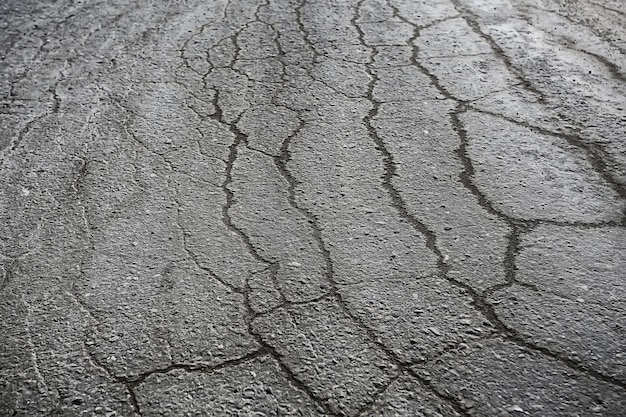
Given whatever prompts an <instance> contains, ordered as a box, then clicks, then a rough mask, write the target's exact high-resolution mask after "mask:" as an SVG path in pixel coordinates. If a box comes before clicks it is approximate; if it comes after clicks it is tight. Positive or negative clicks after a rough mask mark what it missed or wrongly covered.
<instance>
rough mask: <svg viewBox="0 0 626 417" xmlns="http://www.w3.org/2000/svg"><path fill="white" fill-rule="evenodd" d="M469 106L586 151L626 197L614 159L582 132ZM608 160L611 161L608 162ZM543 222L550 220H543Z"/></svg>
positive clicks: (605, 176)
mask: <svg viewBox="0 0 626 417" xmlns="http://www.w3.org/2000/svg"><path fill="white" fill-rule="evenodd" d="M467 107H468V110H472V111H475V112H477V113H482V114H487V115H490V116H494V117H498V118H500V119H502V120H505V121H507V122H509V123H513V124H515V125H518V126H521V127H524V128H526V129H529V130H531V131H533V132H535V133H540V134H542V135H545V136H550V137H554V138H557V139H561V140H564V141H565V142H567V143H568V144H569V145H571V146H574V147H576V148H578V149H580V150H582V151H583V152H584V153H585V155H586V158H587V160H588V161H589V163H590V164H591V166H592V167H593V168H594V170H595V171H596V173H598V175H600V176H601V177H602V179H603V180H604V181H605V182H606V183H607V184H609V186H610V187H611V188H612V189H613V191H615V192H616V193H617V194H618V195H619V196H620V197H621V198H622V199H626V185H625V184H622V183H621V182H620V181H619V180H617V179H616V178H615V177H614V176H613V174H611V173H610V172H609V170H608V166H607V165H608V164H609V163H611V162H612V161H611V158H610V157H609V156H608V155H607V154H606V151H605V150H604V149H603V147H602V146H601V145H600V144H597V143H590V142H588V141H586V140H584V139H583V138H582V136H580V134H579V133H578V132H577V131H576V130H572V129H567V130H566V131H563V132H554V131H552V130H549V129H546V128H544V127H541V126H537V125H535V124H531V123H529V122H527V121H522V120H518V119H514V118H512V117H509V116H505V115H503V114H500V113H495V112H492V111H489V110H483V109H480V108H477V107H475V106H473V105H468V106H467ZM607 161H609V162H608V163H607ZM624 217H626V213H625V214H624ZM542 222H550V221H547V220H542ZM554 223H555V224H557V225H574V226H579V225H580V226H584V225H589V226H593V225H594V223H581V222H572V223H568V222H554ZM614 224H615V223H614V222H604V223H597V225H598V226H604V225H607V226H610V225H614ZM619 224H620V225H625V224H626V219H624V220H622V222H621V223H619Z"/></svg>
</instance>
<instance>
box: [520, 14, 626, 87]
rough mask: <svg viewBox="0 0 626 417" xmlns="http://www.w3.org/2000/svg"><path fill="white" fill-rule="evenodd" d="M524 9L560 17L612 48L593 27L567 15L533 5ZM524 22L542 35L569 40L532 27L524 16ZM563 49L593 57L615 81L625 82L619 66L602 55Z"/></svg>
mask: <svg viewBox="0 0 626 417" xmlns="http://www.w3.org/2000/svg"><path fill="white" fill-rule="evenodd" d="M526 8H528V9H533V10H535V11H539V12H541V13H550V14H552V15H556V16H559V17H562V18H564V19H565V20H567V21H568V22H570V23H572V24H574V25H577V26H582V27H584V28H586V29H588V30H589V31H590V32H592V33H593V34H594V35H596V36H598V38H600V39H602V40H603V41H605V42H608V43H609V44H610V45H611V46H614V45H612V42H610V41H607V40H606V39H604V38H603V37H602V36H601V35H600V34H598V33H597V30H596V28H594V27H593V26H588V25H586V24H583V22H578V21H575V20H574V19H572V18H571V17H570V16H568V15H564V14H561V13H558V12H556V11H554V10H549V9H544V8H541V7H538V6H534V5H527V6H526ZM524 20H526V22H527V23H528V25H529V26H532V27H534V28H536V29H538V30H540V31H541V32H543V33H545V34H547V35H549V36H554V37H558V38H560V39H565V40H568V41H569V39H567V38H566V37H563V36H559V35H555V34H553V33H551V32H548V31H547V30H546V29H544V28H542V27H538V26H536V25H534V24H533V22H532V17H526V16H525V17H524ZM573 43H577V42H575V41H574V42H573ZM565 47H566V48H567V49H570V50H572V51H578V52H581V53H584V54H587V55H589V56H591V57H593V58H594V59H596V60H597V61H598V62H600V63H601V64H602V65H604V66H605V67H606V69H607V70H608V71H609V73H610V74H611V76H613V78H614V79H615V80H617V81H622V82H623V81H626V76H625V75H624V74H623V73H622V70H621V69H620V68H619V66H617V65H616V64H615V63H613V62H611V61H610V60H609V59H608V58H606V57H604V56H603V55H600V54H598V53H595V52H592V51H589V50H587V49H581V48H572V47H571V46H565ZM617 49H619V50H620V52H621V53H622V54H624V51H623V49H622V48H619V47H618V48H617Z"/></svg>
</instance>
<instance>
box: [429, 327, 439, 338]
mask: <svg viewBox="0 0 626 417" xmlns="http://www.w3.org/2000/svg"><path fill="white" fill-rule="evenodd" d="M428 330H430V331H431V332H432V333H433V334H435V335H437V336H441V330H439V329H438V328H436V327H429V328H428Z"/></svg>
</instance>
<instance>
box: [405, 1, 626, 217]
mask: <svg viewBox="0 0 626 417" xmlns="http://www.w3.org/2000/svg"><path fill="white" fill-rule="evenodd" d="M451 1H452V3H453V4H454V6H455V8H456V9H457V10H459V11H461V13H462V17H463V19H465V21H466V22H467V24H468V25H469V26H470V28H471V29H472V30H473V31H474V33H476V34H477V35H478V36H480V37H481V38H483V39H484V40H485V41H486V42H487V43H488V44H489V45H490V47H491V49H492V51H493V52H494V54H495V55H496V56H497V57H499V58H500V59H501V60H502V61H503V62H504V63H505V65H506V67H507V69H509V70H510V71H511V72H512V73H514V74H516V75H517V77H518V78H519V79H520V80H522V85H523V87H524V89H526V90H528V91H530V92H532V93H533V94H535V95H536V96H537V97H538V102H539V103H540V104H542V105H547V102H548V99H547V97H546V95H545V94H544V93H543V92H542V91H540V90H539V89H538V88H537V87H535V86H534V85H533V84H532V82H531V81H529V80H527V79H526V78H525V74H524V72H523V71H522V70H521V69H519V68H517V67H516V66H515V65H514V64H513V63H512V62H511V60H510V59H509V58H508V57H507V55H506V54H505V52H504V51H503V50H502V48H501V47H500V46H499V45H498V44H497V42H496V41H495V40H494V39H493V38H492V37H491V36H489V35H488V34H486V33H484V32H483V31H482V30H481V28H480V23H479V22H478V20H477V19H478V17H477V16H476V15H475V14H474V13H473V12H472V11H471V10H469V9H468V8H467V7H465V6H463V5H462V4H461V3H460V1H459V0H451ZM407 23H410V22H407ZM529 25H531V26H532V24H531V23H529ZM581 52H586V51H581ZM590 55H591V56H594V57H595V58H596V59H598V60H599V61H600V62H602V63H603V64H604V65H605V66H607V68H608V70H609V72H611V74H612V75H613V76H614V77H615V76H616V75H617V77H618V79H620V80H623V79H624V77H623V75H621V72H620V70H619V68H618V67H617V66H616V65H614V64H613V63H611V62H609V61H608V60H606V59H605V58H602V57H599V56H595V55H596V54H590ZM424 70H425V71H427V72H428V70H426V69H425V68H424ZM432 79H436V78H435V77H434V76H433V77H431V80H432ZM437 88H438V89H439V90H440V91H442V93H443V94H444V95H446V96H448V97H449V98H450V99H452V100H454V101H456V102H457V103H459V104H460V103H461V101H459V100H458V99H456V98H455V97H453V96H452V95H451V94H449V93H448V92H445V93H444V92H443V90H444V89H443V88H442V87H441V86H440V85H439V83H437ZM463 104H465V105H469V103H466V102H463ZM498 116H500V117H503V116H501V115H498ZM569 118H570V119H571V117H569ZM514 123H516V122H514ZM518 124H519V123H518ZM527 127H528V128H531V129H537V130H538V131H539V132H540V133H544V134H548V135H551V136H555V134H554V133H552V132H549V133H545V132H547V131H545V130H544V129H541V130H539V129H540V128H537V127H531V126H527ZM556 136H557V137H559V138H561V139H565V140H566V141H567V142H568V143H569V144H570V145H573V146H576V147H577V148H580V149H582V150H583V151H585V153H586V154H587V157H588V159H589V161H590V162H591V165H592V167H593V168H594V169H595V170H596V172H597V173H598V174H600V176H601V177H602V178H603V179H604V180H605V181H606V182H607V183H608V184H609V185H610V186H611V187H612V188H613V189H614V190H615V191H616V192H617V193H618V194H619V195H620V196H621V197H622V198H626V188H625V186H624V185H622V184H621V183H620V182H619V181H618V180H616V179H615V177H614V176H613V175H612V174H611V173H609V172H608V167H607V162H606V161H605V159H607V156H608V155H607V153H606V151H604V149H603V147H602V146H601V145H600V144H597V143H596V144H592V143H589V142H586V141H583V140H582V139H581V138H580V137H577V136H575V135H568V134H558V135H556ZM608 159H609V160H610V158H608ZM622 225H626V208H625V209H624V211H623V215H622Z"/></svg>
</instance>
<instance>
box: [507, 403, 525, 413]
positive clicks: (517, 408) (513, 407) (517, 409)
mask: <svg viewBox="0 0 626 417" xmlns="http://www.w3.org/2000/svg"><path fill="white" fill-rule="evenodd" d="M506 411H510V412H517V413H523V412H524V409H522V407H520V406H519V405H511V406H509V407H507V408H506Z"/></svg>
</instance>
